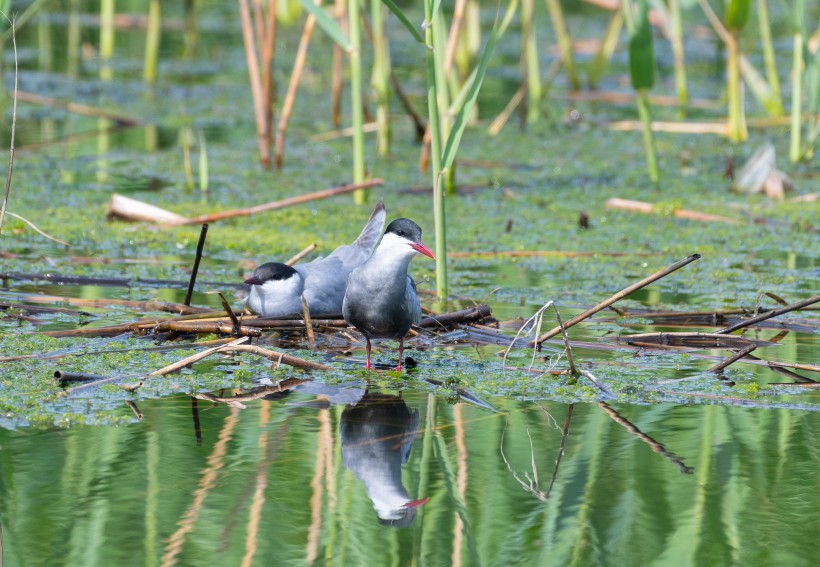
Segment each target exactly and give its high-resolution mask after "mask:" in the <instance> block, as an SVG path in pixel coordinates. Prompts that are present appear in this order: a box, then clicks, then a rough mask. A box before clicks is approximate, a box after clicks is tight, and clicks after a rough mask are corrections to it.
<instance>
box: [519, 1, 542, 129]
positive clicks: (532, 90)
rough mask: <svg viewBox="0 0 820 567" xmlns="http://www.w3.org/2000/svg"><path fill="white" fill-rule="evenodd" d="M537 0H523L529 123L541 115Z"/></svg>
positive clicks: (524, 68)
mask: <svg viewBox="0 0 820 567" xmlns="http://www.w3.org/2000/svg"><path fill="white" fill-rule="evenodd" d="M534 16H535V0H522V2H521V68H522V71H523V75H524V77H525V79H526V81H527V115H526V121H527V123H528V124H531V123H533V122H536V121H537V120H538V117H539V115H540V106H541V95H542V92H543V89H542V86H541V71H540V69H539V66H538V44H537V43H536V39H535V17H534Z"/></svg>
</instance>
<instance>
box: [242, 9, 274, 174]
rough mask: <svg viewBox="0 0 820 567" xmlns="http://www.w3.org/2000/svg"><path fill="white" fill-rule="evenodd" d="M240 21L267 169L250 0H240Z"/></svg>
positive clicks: (268, 161)
mask: <svg viewBox="0 0 820 567" xmlns="http://www.w3.org/2000/svg"><path fill="white" fill-rule="evenodd" d="M239 19H240V21H241V22H242V40H243V43H244V44H245V59H246V61H247V64H248V79H249V81H250V85H251V96H252V98H253V113H254V117H255V119H256V142H257V145H258V146H259V159H260V160H261V161H262V164H263V165H265V166H266V167H267V166H269V165H270V148H268V146H267V144H266V139H267V133H266V131H265V116H266V114H267V113H266V111H265V108H264V104H265V103H264V100H263V94H262V81H261V79H260V78H259V58H258V57H257V55H256V40H255V39H254V33H253V21H252V20H251V9H250V6H248V0H239Z"/></svg>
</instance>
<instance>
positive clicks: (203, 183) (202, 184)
mask: <svg viewBox="0 0 820 567" xmlns="http://www.w3.org/2000/svg"><path fill="white" fill-rule="evenodd" d="M199 194H200V197H201V198H202V200H203V201H204V200H206V199H207V198H208V146H207V145H205V134H204V133H203V132H202V130H200V131H199Z"/></svg>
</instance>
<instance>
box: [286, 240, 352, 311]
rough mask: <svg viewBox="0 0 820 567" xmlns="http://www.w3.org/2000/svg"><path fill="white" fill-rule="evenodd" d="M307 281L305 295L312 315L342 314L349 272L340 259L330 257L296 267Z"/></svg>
mask: <svg viewBox="0 0 820 567" xmlns="http://www.w3.org/2000/svg"><path fill="white" fill-rule="evenodd" d="M295 269H296V271H297V272H299V273H300V274H301V275H302V278H304V280H305V290H304V292H303V293H304V295H305V299H307V302H308V306H309V307H310V314H311V315H329V314H333V313H341V312H342V300H343V299H344V296H345V284H346V283H347V275H348V273H349V272H350V270H347V269H346V268H345V266H344V264H343V262H342V261H341V259H340V258H337V257H335V256H332V255H331V256H328V257H327V258H322V259H320V260H314V261H313V262H310V263H308V264H302V265H297V266H295Z"/></svg>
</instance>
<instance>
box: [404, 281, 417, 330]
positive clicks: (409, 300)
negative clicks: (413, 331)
mask: <svg viewBox="0 0 820 567" xmlns="http://www.w3.org/2000/svg"><path fill="white" fill-rule="evenodd" d="M404 302H405V305H406V306H407V311H408V313H409V314H410V319H411V320H412V321H413V324H414V325H418V324H419V323H421V305H419V294H418V292H416V282H415V281H413V278H411V277H410V276H407V287H406V288H405V290H404Z"/></svg>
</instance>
